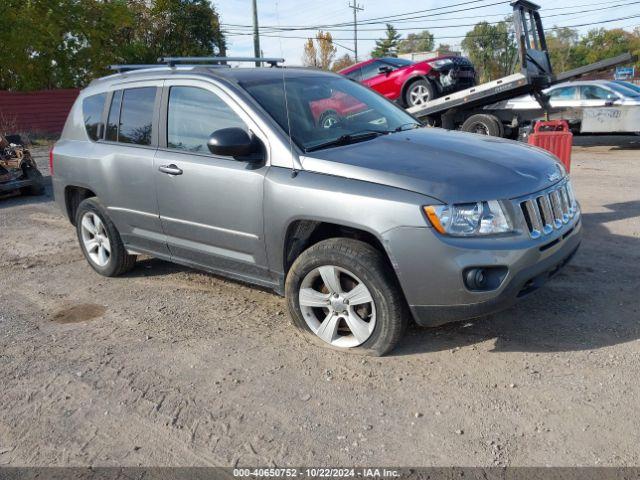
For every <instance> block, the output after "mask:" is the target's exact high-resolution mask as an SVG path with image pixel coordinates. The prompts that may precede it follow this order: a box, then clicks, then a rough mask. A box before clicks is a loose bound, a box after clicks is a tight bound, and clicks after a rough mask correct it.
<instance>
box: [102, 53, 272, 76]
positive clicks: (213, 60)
mask: <svg viewBox="0 0 640 480" xmlns="http://www.w3.org/2000/svg"><path fill="white" fill-rule="evenodd" d="M227 62H247V63H249V62H251V63H255V64H256V65H259V64H260V63H268V64H269V65H270V66H271V67H277V66H278V64H279V63H284V58H271V57H160V58H159V59H158V63H155V64H132V65H110V66H109V70H114V71H117V72H118V73H123V72H128V71H130V70H141V69H144V68H158V67H160V66H162V65H168V66H169V67H175V66H177V65H182V66H185V67H186V66H194V67H196V66H197V67H202V66H206V65H208V66H213V67H225V66H226V67H228V66H229V65H227Z"/></svg>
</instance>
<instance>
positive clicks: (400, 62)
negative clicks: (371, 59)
mask: <svg viewBox="0 0 640 480" xmlns="http://www.w3.org/2000/svg"><path fill="white" fill-rule="evenodd" d="M380 60H382V61H383V62H384V63H388V64H389V65H393V66H394V67H407V66H409V65H413V62H412V61H411V60H407V59H405V58H393V57H384V58H381V59H380Z"/></svg>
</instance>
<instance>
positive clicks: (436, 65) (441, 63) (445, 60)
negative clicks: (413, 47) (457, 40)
mask: <svg viewBox="0 0 640 480" xmlns="http://www.w3.org/2000/svg"><path fill="white" fill-rule="evenodd" d="M427 63H428V64H429V65H431V66H432V67H433V68H442V67H444V66H446V65H449V64H452V63H453V60H451V59H450V58H443V59H442V60H433V61H432V62H427Z"/></svg>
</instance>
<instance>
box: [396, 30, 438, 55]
mask: <svg viewBox="0 0 640 480" xmlns="http://www.w3.org/2000/svg"><path fill="white" fill-rule="evenodd" d="M431 50H433V33H431V32H429V30H423V31H422V32H420V33H410V34H409V35H407V38H405V39H403V40H400V41H399V42H398V53H415V52H430V51H431Z"/></svg>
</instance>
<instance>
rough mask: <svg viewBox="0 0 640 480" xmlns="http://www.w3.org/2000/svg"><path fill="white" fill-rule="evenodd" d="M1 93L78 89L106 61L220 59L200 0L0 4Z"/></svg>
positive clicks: (213, 23)
mask: <svg viewBox="0 0 640 480" xmlns="http://www.w3.org/2000/svg"><path fill="white" fill-rule="evenodd" d="M0 5H1V7H0V58H2V61H3V66H2V68H0V89H4V90H7V89H8V90H36V89H46V88H67V87H81V86H84V85H86V84H87V83H88V82H89V81H91V80H92V79H94V78H96V77H98V76H101V75H104V74H105V73H107V72H108V70H107V67H108V65H109V64H111V63H155V62H156V59H157V58H158V57H159V56H165V55H212V54H220V53H222V54H224V52H225V47H226V45H225V39H224V35H223V33H222V31H221V29H220V25H219V19H218V15H217V13H216V11H215V9H214V7H213V6H212V5H210V4H209V2H208V1H207V0H151V1H149V0H109V1H106V0H30V1H27V2H25V1H24V0H2V2H0Z"/></svg>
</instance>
